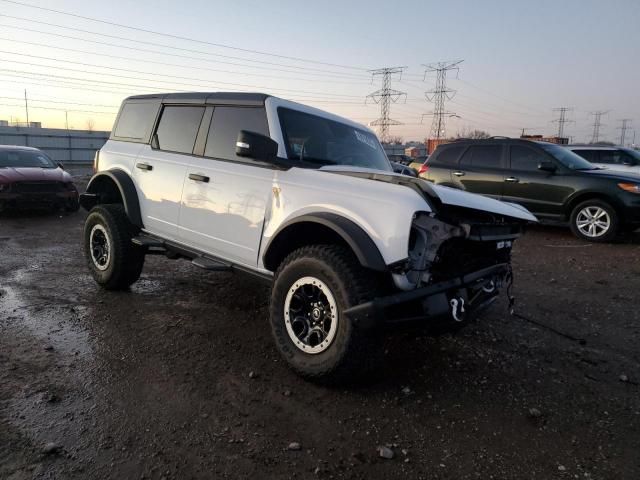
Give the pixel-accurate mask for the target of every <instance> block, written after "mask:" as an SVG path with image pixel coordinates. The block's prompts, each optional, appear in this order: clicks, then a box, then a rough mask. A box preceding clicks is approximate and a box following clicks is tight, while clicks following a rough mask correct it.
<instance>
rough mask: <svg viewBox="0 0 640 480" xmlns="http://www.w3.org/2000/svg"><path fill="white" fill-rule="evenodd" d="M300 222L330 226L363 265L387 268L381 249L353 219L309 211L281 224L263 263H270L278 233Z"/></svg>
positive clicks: (376, 268)
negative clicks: (272, 248)
mask: <svg viewBox="0 0 640 480" xmlns="http://www.w3.org/2000/svg"><path fill="white" fill-rule="evenodd" d="M300 223H317V224H320V225H323V226H325V227H328V228H329V229H331V230H333V231H334V232H335V233H336V234H337V235H338V236H340V237H341V238H342V239H343V240H344V241H345V242H346V243H347V245H348V246H349V247H350V248H351V250H353V253H354V254H355V255H356V257H357V259H358V261H359V262H360V264H361V265H362V266H363V267H366V268H370V269H372V270H377V271H380V272H384V271H386V270H387V264H386V263H385V261H384V258H382V254H381V253H380V250H379V249H378V247H377V246H376V244H375V243H374V241H373V240H372V239H371V237H369V235H368V234H367V232H365V231H364V230H363V229H362V227H360V226H359V225H358V224H356V223H355V222H353V221H352V220H349V219H348V218H345V217H343V216H341V215H338V214H335V213H330V212H317V213H309V214H306V215H302V216H300V217H296V218H294V219H292V220H290V221H288V222H285V223H284V224H282V225H280V227H279V228H278V230H276V232H275V233H274V234H273V236H272V237H271V240H270V241H269V244H268V245H267V247H266V248H265V251H264V255H263V264H264V265H265V266H266V265H267V264H269V263H270V262H269V256H270V252H271V247H272V246H273V245H274V243H276V242H275V241H276V239H277V238H278V235H279V234H280V233H282V232H283V231H285V230H286V229H287V228H289V227H291V226H293V225H296V224H300Z"/></svg>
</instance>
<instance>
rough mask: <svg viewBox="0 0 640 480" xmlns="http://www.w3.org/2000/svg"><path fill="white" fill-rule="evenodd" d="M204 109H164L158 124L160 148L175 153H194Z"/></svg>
mask: <svg viewBox="0 0 640 480" xmlns="http://www.w3.org/2000/svg"><path fill="white" fill-rule="evenodd" d="M203 114H204V107H173V106H171V107H164V110H163V111H162V116H161V117H160V123H158V130H157V131H156V135H157V136H158V148H159V149H160V150H166V151H168V152H175V153H186V154H191V153H193V147H194V145H195V143H196V137H197V136H198V129H199V128H200V122H201V121H202V115H203Z"/></svg>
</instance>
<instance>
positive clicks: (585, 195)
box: [565, 192, 621, 221]
mask: <svg viewBox="0 0 640 480" xmlns="http://www.w3.org/2000/svg"><path fill="white" fill-rule="evenodd" d="M587 200H601V201H603V202H606V203H608V204H609V205H611V206H612V207H613V208H614V209H615V211H616V213H617V214H618V216H621V209H620V206H619V205H618V202H617V201H616V200H615V198H613V197H611V196H610V195H607V194H605V193H601V192H581V193H579V194H578V195H576V196H575V197H573V198H571V199H570V200H569V201H568V202H567V207H566V209H565V216H566V219H567V221H568V220H570V219H571V214H572V213H573V210H574V209H575V208H576V207H577V206H578V205H579V204H581V203H582V202H586V201H587Z"/></svg>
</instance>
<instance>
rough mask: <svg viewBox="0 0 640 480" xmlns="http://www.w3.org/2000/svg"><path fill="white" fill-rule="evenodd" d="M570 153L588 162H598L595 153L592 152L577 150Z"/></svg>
mask: <svg viewBox="0 0 640 480" xmlns="http://www.w3.org/2000/svg"><path fill="white" fill-rule="evenodd" d="M571 151H572V152H573V153H576V154H578V155H580V156H581V157H582V158H584V159H585V160H586V161H588V162H591V163H594V162H597V161H598V156H597V152H596V151H594V150H583V149H579V150H571Z"/></svg>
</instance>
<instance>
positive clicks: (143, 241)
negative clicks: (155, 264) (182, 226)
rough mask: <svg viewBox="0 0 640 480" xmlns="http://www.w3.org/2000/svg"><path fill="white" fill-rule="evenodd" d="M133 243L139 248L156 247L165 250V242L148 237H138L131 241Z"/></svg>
mask: <svg viewBox="0 0 640 480" xmlns="http://www.w3.org/2000/svg"><path fill="white" fill-rule="evenodd" d="M131 243H133V244H134V245H138V246H139V247H149V248H151V247H154V248H164V242H163V241H162V240H158V239H157V238H153V237H148V236H146V235H139V236H137V237H133V238H132V239H131Z"/></svg>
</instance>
